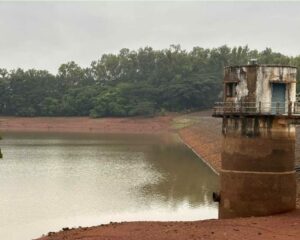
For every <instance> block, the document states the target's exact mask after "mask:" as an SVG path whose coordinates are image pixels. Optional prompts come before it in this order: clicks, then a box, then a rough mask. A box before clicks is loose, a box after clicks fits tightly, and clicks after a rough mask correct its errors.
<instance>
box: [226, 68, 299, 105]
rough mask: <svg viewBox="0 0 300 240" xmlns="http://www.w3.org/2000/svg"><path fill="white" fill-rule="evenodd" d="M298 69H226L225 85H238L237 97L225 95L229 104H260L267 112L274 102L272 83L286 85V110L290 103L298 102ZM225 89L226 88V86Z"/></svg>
mask: <svg viewBox="0 0 300 240" xmlns="http://www.w3.org/2000/svg"><path fill="white" fill-rule="evenodd" d="M296 74H297V69H296V68H295V67H290V66H276V65H246V66H232V67H226V68H225V73H224V83H225V84H226V83H233V82H235V83H237V87H236V96H235V97H232V98H229V97H226V94H224V101H225V102H227V101H229V102H241V101H243V102H254V103H256V107H258V104H259V102H261V103H262V104H263V105H264V108H265V110H266V111H269V110H270V107H271V105H270V103H271V102H272V83H285V84H286V86H287V87H286V94H285V96H286V108H287V103H288V102H289V101H293V102H294V101H295V100H296ZM224 89H225V86H224Z"/></svg>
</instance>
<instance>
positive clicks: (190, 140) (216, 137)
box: [175, 112, 300, 208]
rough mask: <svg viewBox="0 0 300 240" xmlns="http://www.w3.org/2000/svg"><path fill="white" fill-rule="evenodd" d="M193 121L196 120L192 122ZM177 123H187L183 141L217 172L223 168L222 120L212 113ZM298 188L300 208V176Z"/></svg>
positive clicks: (299, 155) (299, 148)
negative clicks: (214, 116)
mask: <svg viewBox="0 0 300 240" xmlns="http://www.w3.org/2000/svg"><path fill="white" fill-rule="evenodd" d="M192 119H194V120H193V121H192ZM175 121H177V122H181V121H182V122H187V123H190V125H188V124H187V126H186V127H183V128H181V129H179V130H178V131H179V135H180V137H181V139H182V141H183V142H184V143H185V144H186V145H187V146H188V147H190V148H191V149H192V150H193V151H194V152H195V153H196V154H197V155H198V156H199V157H200V158H202V159H203V161H205V162H207V163H208V165H210V166H211V167H212V168H213V169H215V171H217V172H218V171H219V170H220V168H221V147H222V146H221V124H222V119H220V118H213V117H211V113H210V112H202V113H196V114H191V115H184V116H180V117H178V118H177V120H176V119H175ZM296 129H297V132H296V148H295V154H296V164H297V165H298V164H300V127H297V128H296ZM296 177H297V186H298V192H297V193H298V197H297V207H298V208H300V174H297V175H296Z"/></svg>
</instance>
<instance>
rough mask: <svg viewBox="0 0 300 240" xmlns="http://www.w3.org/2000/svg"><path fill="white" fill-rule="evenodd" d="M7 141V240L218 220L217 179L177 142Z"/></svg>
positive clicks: (3, 219)
mask: <svg viewBox="0 0 300 240" xmlns="http://www.w3.org/2000/svg"><path fill="white" fill-rule="evenodd" d="M2 135H3V140H1V142H0V146H1V149H2V152H3V154H4V158H3V159H1V160H0V196H1V198H0V239H7V240H24V239H32V238H35V237H39V236H41V235H42V234H43V233H47V232H49V231H57V230H59V229H61V228H62V227H65V226H69V227H73V226H74V227H75V226H92V225H99V224H102V223H108V222H110V221H136V220H160V221H166V220H178V221H179V220H198V219H207V218H217V205H216V204H214V203H213V202H212V200H211V194H212V192H213V191H215V190H217V188H218V186H217V176H216V175H215V174H214V173H213V172H212V171H211V170H210V169H209V168H208V167H207V166H206V165H205V164H204V163H203V162H202V161H201V160H200V159H199V158H198V157H197V156H195V154H194V153H193V152H192V151H191V150H189V149H188V148H187V147H186V146H184V145H183V144H182V143H181V142H180V141H179V139H177V138H176V137H175V136H172V135H164V136H153V135H129V134H122V135H118V134H100V135H98V134H97V135H92V134H54V133H51V134H50V133H5V134H2Z"/></svg>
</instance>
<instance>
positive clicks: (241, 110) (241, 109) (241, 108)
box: [240, 100, 243, 113]
mask: <svg viewBox="0 0 300 240" xmlns="http://www.w3.org/2000/svg"><path fill="white" fill-rule="evenodd" d="M240 112H241V113H242V112H243V100H241V107H240Z"/></svg>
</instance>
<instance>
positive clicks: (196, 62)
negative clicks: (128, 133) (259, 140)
mask: <svg viewBox="0 0 300 240" xmlns="http://www.w3.org/2000/svg"><path fill="white" fill-rule="evenodd" d="M251 58H257V59H258V63H262V64H268V63H272V64H290V65H294V66H297V67H299V66H300V55H299V56H297V57H288V56H285V55H283V54H281V53H276V52H273V51H272V50H271V49H270V48H267V49H265V50H264V51H260V52H259V51H257V50H251V49H249V48H248V47H247V46H244V47H234V48H229V47H228V46H222V47H219V48H213V49H204V48H201V47H194V48H193V49H192V50H191V51H186V50H183V49H181V47H180V46H179V45H171V46H170V47H169V48H168V49H163V50H154V49H152V48H151V47H145V48H140V49H139V50H137V51H134V50H129V49H122V50H120V52H119V53H118V54H104V55H103V56H102V57H101V59H99V60H98V61H93V62H92V63H91V65H90V66H89V67H87V68H82V67H80V66H79V65H78V64H76V63H75V62H73V61H71V62H68V63H65V64H62V65H61V66H60V67H59V69H58V72H57V74H56V75H53V74H51V73H49V72H48V71H46V70H36V69H30V70H27V71H24V70H22V69H15V70H11V71H8V70H6V69H0V114H1V115H14V116H91V117H103V116H137V115H148V116H152V115H154V114H163V113H164V112H166V111H185V110H198V109H205V108H208V107H211V106H212V104H213V102H214V101H216V100H218V98H220V93H221V86H222V85H221V83H222V75H223V67H224V66H226V65H232V64H237V65H240V64H247V62H248V60H249V59H251ZM299 80H300V79H299V75H298V81H299Z"/></svg>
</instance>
